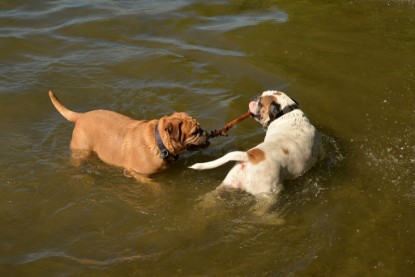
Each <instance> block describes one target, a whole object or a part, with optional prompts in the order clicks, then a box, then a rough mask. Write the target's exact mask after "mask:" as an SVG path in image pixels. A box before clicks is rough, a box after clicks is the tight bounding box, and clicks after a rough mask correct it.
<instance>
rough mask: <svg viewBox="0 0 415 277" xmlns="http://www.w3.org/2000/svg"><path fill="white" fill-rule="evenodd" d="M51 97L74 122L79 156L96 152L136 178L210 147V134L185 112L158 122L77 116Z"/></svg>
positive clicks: (101, 113)
mask: <svg viewBox="0 0 415 277" xmlns="http://www.w3.org/2000/svg"><path fill="white" fill-rule="evenodd" d="M49 97H50V99H51V101H52V103H53V105H54V106H55V108H56V109H57V110H58V111H59V112H60V113H61V114H62V116H63V117H65V118H66V119H67V120H69V121H72V122H74V123H75V127H74V130H73V133H72V140H71V149H72V150H73V155H74V156H76V157H80V156H81V157H85V156H87V155H88V154H90V153H91V152H95V153H96V154H97V155H98V157H99V158H100V159H101V160H103V161H104V162H106V163H108V164H111V165H115V166H119V167H123V168H125V169H126V170H127V171H128V172H130V173H132V174H133V175H134V176H136V174H139V175H149V174H152V173H155V172H158V171H161V170H163V169H165V168H167V167H168V166H169V165H170V164H171V163H172V162H173V161H175V160H176V159H177V158H178V155H180V154H184V153H185V152H187V151H188V150H196V149H199V148H202V147H206V146H208V145H209V142H208V134H207V132H206V131H203V130H202V128H201V127H200V126H199V123H198V122H197V121H196V120H195V119H194V118H192V117H191V116H189V115H187V114H186V113H183V112H180V113H173V114H172V115H170V116H164V117H162V118H161V119H159V120H157V119H154V120H134V119H131V118H129V117H127V116H124V115H121V114H118V113H116V112H112V111H107V110H94V111H90V112H86V113H76V112H73V111H71V110H68V109H67V108H65V107H64V106H63V105H62V104H61V103H60V102H59V100H58V99H57V97H56V96H55V95H54V93H53V92H52V91H49Z"/></svg>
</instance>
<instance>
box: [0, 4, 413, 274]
mask: <svg viewBox="0 0 415 277" xmlns="http://www.w3.org/2000/svg"><path fill="white" fill-rule="evenodd" d="M414 21H415V5H414V3H413V1H382V0H379V1H370V0H367V1H365V0H364V1H312V2H309V1H300V2H299V1H294V2H293V1H240V0H235V1H212V2H209V3H207V2H206V3H205V2H204V1H190V0H189V1H185V0H182V1H179V0H177V1H162V0H161V1H104V0H102V1H101V0H96V1H88V2H87V3H86V2H85V1H52V2H51V1H4V2H3V3H1V4H0V61H1V66H0V116H1V118H2V121H1V122H2V123H1V125H0V131H1V136H0V153H1V155H0V199H1V202H0V238H1V239H0V273H1V275H2V276H20V275H24V276H33V275H34V276H37V275H38V276H45V275H48V276H54V275H84V276H96V275H99V276H129V275H133V276H134V275H152V276H160V275H171V276H174V275H185V276H186V275H214V276H223V275H230V276H233V275H267V276H287V275H294V276H310V275H317V276H410V275H411V273H412V274H413V272H414V270H415V264H414V263H415V250H414V248H413V245H415V239H414V238H415V236H414V235H415V229H414V224H413V222H414V220H415V208H414V203H415V183H414V180H415V173H414V170H413V168H414V164H415V146H414V142H415V140H414V135H415V125H414V122H415V121H414V119H415V116H414V115H415V106H414V100H415V93H414V91H415V55H414V53H415V40H414V37H415V22H414ZM48 89H53V90H54V91H55V92H56V94H57V95H58V96H59V97H60V99H61V100H62V102H63V103H64V104H65V105H66V106H68V107H70V108H71V109H74V110H76V111H88V110H91V109H110V110H114V111H117V112H119V113H122V114H125V115H128V116H131V117H134V118H137V119H153V118H159V117H161V116H163V115H166V114H169V113H172V112H173V111H185V112H187V113H189V114H191V115H193V116H194V117H196V118H197V119H198V120H199V122H200V123H201V124H202V126H203V127H204V128H205V129H208V130H210V129H215V128H219V127H222V126H223V125H224V124H225V123H227V122H228V121H230V120H232V119H233V118H235V117H237V116H239V115H241V114H242V113H244V112H246V110H247V104H248V102H249V101H250V100H251V99H252V98H253V97H254V96H255V95H257V94H259V93H261V92H262V91H263V90H266V89H278V90H283V91H285V92H286V93H288V94H289V95H291V96H293V97H294V98H295V99H296V100H297V101H299V102H300V106H301V108H302V110H303V111H304V112H305V113H306V114H307V115H308V117H309V118H310V120H311V121H312V122H313V123H314V124H315V125H316V127H317V128H318V129H319V130H320V131H321V132H322V133H323V134H324V137H325V146H326V150H327V153H328V156H329V158H328V159H327V160H326V161H324V162H322V163H321V164H319V165H317V166H315V167H314V168H313V169H312V170H311V171H310V172H308V173H306V174H305V175H303V176H301V177H300V178H298V179H297V180H294V181H290V182H287V183H286V185H285V190H284V191H283V193H282V194H281V197H280V200H279V201H278V203H277V204H276V205H275V206H274V207H272V214H273V215H278V219H279V220H278V221H275V222H274V221H272V220H271V221H268V220H264V219H263V218H258V217H256V216H254V215H253V214H252V213H251V212H250V211H251V209H252V207H253V205H255V199H253V198H252V197H250V196H249V195H245V194H243V193H238V192H230V193H228V194H226V195H224V196H223V198H222V199H221V200H220V201H219V203H217V206H215V207H214V208H212V209H210V210H207V211H206V210H204V209H201V208H200V205H199V202H200V198H201V197H203V196H204V195H205V194H207V193H208V192H210V191H212V190H213V189H214V188H215V187H216V186H218V185H219V184H220V182H221V180H222V179H223V178H224V177H225V175H226V173H227V171H228V170H229V169H230V168H231V166H232V165H231V164H229V165H226V166H223V167H221V168H218V169H215V170H211V171H203V172H196V171H191V170H189V169H187V166H189V165H191V164H193V163H195V162H201V161H207V160H210V159H213V158H217V157H220V156H222V155H223V154H224V153H227V152H229V151H233V150H241V149H249V148H251V147H253V146H255V145H256V144H258V143H259V142H260V141H261V140H263V137H264V131H263V130H262V129H261V128H260V126H259V125H258V124H256V123H255V122H254V121H253V120H246V121H244V122H243V123H241V124H239V125H238V126H237V127H235V128H234V129H232V130H231V131H230V136H229V137H227V138H217V139H215V140H212V144H211V146H210V147H209V148H208V149H205V150H203V151H198V152H194V153H189V154H187V155H184V156H182V157H181V158H180V160H179V161H178V162H177V164H176V165H175V166H174V167H173V168H171V169H169V170H167V171H164V172H162V173H160V174H157V175H155V176H154V179H155V180H156V181H157V182H158V183H160V184H161V187H162V192H161V193H154V191H153V190H152V189H151V188H149V187H148V186H147V185H145V184H141V183H139V182H137V181H135V180H133V179H131V178H128V177H126V176H124V174H123V171H122V170H121V169H118V168H113V167H110V166H108V165H105V164H104V163H102V162H100V161H99V160H98V159H97V158H96V157H91V159H89V160H88V163H86V164H85V165H83V166H82V167H73V166H71V165H70V150H69V141H70V136H71V131H72V124H71V123H69V122H67V121H65V120H64V119H63V118H62V117H61V116H60V114H58V113H57V111H56V110H55V109H54V108H53V107H52V105H51V103H50V101H49V98H48V96H47V91H48ZM276 222H278V223H276ZM274 223H275V224H274Z"/></svg>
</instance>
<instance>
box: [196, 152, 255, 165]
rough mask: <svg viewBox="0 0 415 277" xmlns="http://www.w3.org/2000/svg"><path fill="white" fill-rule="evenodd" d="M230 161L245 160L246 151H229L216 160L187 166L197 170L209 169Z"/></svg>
mask: <svg viewBox="0 0 415 277" xmlns="http://www.w3.org/2000/svg"><path fill="white" fill-rule="evenodd" d="M230 161H237V162H247V161H248V154H247V153H246V152H242V151H235V152H230V153H228V154H226V155H225V156H223V157H221V158H219V159H217V160H214V161H210V162H207V163H198V164H194V165H192V166H190V167H189V168H191V169H197V170H204V169H211V168H215V167H218V166H221V165H223V164H225V163H227V162H230Z"/></svg>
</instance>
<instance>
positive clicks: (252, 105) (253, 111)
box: [249, 101, 256, 114]
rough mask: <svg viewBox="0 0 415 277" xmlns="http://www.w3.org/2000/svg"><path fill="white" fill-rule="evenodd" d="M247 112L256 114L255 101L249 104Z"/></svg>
mask: <svg viewBox="0 0 415 277" xmlns="http://www.w3.org/2000/svg"><path fill="white" fill-rule="evenodd" d="M249 111H250V113H251V114H255V113H256V102H255V101H251V102H249Z"/></svg>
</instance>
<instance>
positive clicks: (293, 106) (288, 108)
mask: <svg viewBox="0 0 415 277" xmlns="http://www.w3.org/2000/svg"><path fill="white" fill-rule="evenodd" d="M296 109H298V105H297V104H292V105H289V106H286V107H285V108H284V109H282V110H281V111H279V113H277V114H276V115H275V118H274V119H273V120H270V121H269V122H268V124H267V127H268V126H269V125H270V124H271V123H272V122H274V120H276V119H277V118H280V117H281V116H283V115H285V114H287V113H289V112H292V111H294V110H296Z"/></svg>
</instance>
